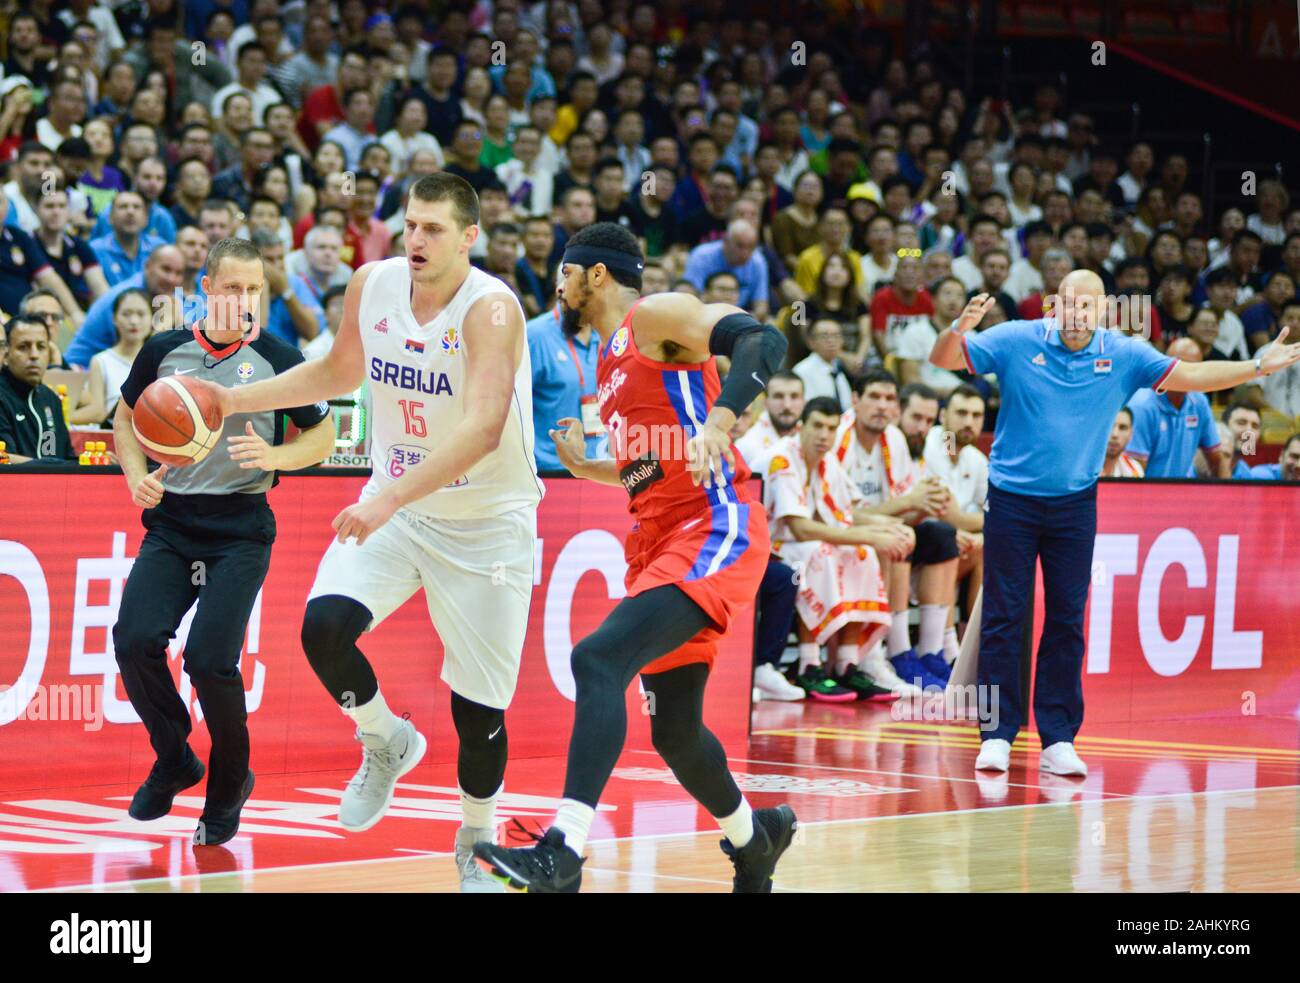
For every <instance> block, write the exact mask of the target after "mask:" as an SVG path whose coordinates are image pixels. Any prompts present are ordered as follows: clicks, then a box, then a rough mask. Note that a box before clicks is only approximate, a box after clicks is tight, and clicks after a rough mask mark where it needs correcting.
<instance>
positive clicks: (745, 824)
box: [718, 797, 754, 850]
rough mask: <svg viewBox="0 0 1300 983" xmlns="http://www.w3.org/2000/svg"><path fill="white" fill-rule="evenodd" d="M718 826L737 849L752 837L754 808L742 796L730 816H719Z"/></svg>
mask: <svg viewBox="0 0 1300 983" xmlns="http://www.w3.org/2000/svg"><path fill="white" fill-rule="evenodd" d="M718 828H719V829H720V830H722V835H723V836H725V837H726V838H727V839H729V840H730V841H731V845H732V846H734V847H735V848H736V849H737V850H739V849H740V848H741V847H743V846H744V845H745V844H746V843H748V842H749V841H750V840H752V839H753V838H754V810H753V809H751V808H750V807H749V803H748V802H746V801H745V799H744V798H743V797H742V798H741V800H740V808H739V809H737V810H736V811H735V812H733V813H732V814H731V815H730V816H721V817H719V819H718Z"/></svg>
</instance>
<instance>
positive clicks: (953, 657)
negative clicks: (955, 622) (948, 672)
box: [943, 626, 961, 665]
mask: <svg viewBox="0 0 1300 983" xmlns="http://www.w3.org/2000/svg"><path fill="white" fill-rule="evenodd" d="M959 655H961V643H960V642H958V641H957V628H956V626H953V627H952V628H948V629H946V630H945V631H944V633H943V661H944V662H946V663H948V665H952V664H953V663H954V662H956V661H957V656H959Z"/></svg>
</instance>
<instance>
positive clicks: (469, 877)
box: [456, 826, 506, 894]
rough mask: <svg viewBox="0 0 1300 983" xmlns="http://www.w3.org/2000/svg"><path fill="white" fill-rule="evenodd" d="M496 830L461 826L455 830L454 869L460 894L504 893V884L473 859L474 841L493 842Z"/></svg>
mask: <svg viewBox="0 0 1300 983" xmlns="http://www.w3.org/2000/svg"><path fill="white" fill-rule="evenodd" d="M495 842H496V832H495V830H490V829H474V828H472V827H470V826H462V827H461V828H460V829H458V830H456V869H457V870H458V871H459V872H460V893H461V894H505V893H506V886H505V884H503V883H502V882H501V881H499V880H497V878H495V877H493V876H492V875H491V874H489V873H488V872H487V871H486V870H484V869H483V865H482V864H481V863H479V862H478V861H477V860H475V859H474V844H475V843H495Z"/></svg>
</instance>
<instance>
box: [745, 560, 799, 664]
mask: <svg viewBox="0 0 1300 983" xmlns="http://www.w3.org/2000/svg"><path fill="white" fill-rule="evenodd" d="M798 593H799V586H798V585H797V584H796V583H795V576H794V570H792V569H791V568H790V567H788V566H786V565H785V564H784V563H782V562H781V561H780V560H778V559H777V558H776V557H775V556H769V557H768V559H767V572H766V573H764V574H763V583H762V585H761V586H760V587H759V588H758V630H757V632H756V636H755V638H754V665H756V666H761V665H763V664H764V663H767V664H768V665H773V666H775V665H779V664H780V662H781V654H782V653H783V652H785V643H786V640H787V639H788V638H789V637H790V626H791V625H792V624H793V623H794V605H795V598H796V596H797V595H798Z"/></svg>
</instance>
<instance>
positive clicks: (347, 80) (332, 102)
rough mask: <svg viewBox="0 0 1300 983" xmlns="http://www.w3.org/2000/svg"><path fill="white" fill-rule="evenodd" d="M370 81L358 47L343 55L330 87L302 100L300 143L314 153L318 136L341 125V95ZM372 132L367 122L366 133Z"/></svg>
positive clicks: (362, 87) (324, 86)
mask: <svg viewBox="0 0 1300 983" xmlns="http://www.w3.org/2000/svg"><path fill="white" fill-rule="evenodd" d="M370 81H371V80H370V76H369V72H368V71H367V68H366V56H365V53H364V52H363V51H362V50H361V49H360V48H349V49H348V50H347V51H345V52H343V56H342V57H341V58H340V59H339V70H338V75H337V77H336V78H335V79H334V84H333V85H322V86H320V87H319V88H315V89H312V90H311V92H309V93H308V94H307V98H306V99H304V100H303V103H302V112H301V113H300V114H299V116H298V135H299V136H300V137H302V139H303V142H304V143H305V144H307V146H308V147H310V148H311V149H312V150H313V151H314V150H315V149H316V147H317V146H318V145H319V144H320V141H321V137H323V136H324V135H325V134H326V132H328V131H329V130H330V129H331V128H333V127H334V126H335V125H336V124H338V123H342V122H343V93H345V92H350V91H351V90H352V89H364V88H367V87H368V86H369V85H370ZM374 131H375V125H374V123H371V124H370V132H371V133H373V132H374Z"/></svg>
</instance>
